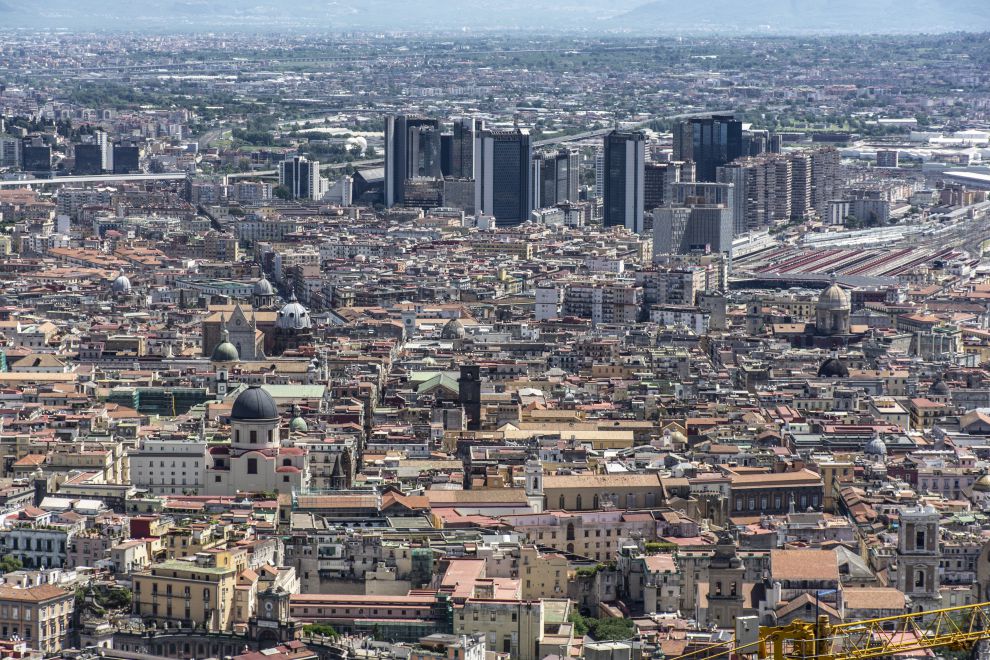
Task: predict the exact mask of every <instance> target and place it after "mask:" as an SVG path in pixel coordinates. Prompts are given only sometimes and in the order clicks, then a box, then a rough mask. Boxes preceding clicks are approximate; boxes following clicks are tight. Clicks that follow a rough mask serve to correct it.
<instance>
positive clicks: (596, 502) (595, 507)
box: [591, 493, 601, 510]
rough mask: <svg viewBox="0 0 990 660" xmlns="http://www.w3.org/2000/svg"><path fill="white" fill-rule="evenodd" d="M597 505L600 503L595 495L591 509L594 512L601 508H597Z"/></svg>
mask: <svg viewBox="0 0 990 660" xmlns="http://www.w3.org/2000/svg"><path fill="white" fill-rule="evenodd" d="M599 504H600V502H599V501H598V494H597V493H596V494H595V498H594V500H592V504H591V508H592V509H595V510H597V509H600V508H601V507H600V506H599Z"/></svg>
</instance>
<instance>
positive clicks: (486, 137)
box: [474, 128, 533, 226]
mask: <svg viewBox="0 0 990 660" xmlns="http://www.w3.org/2000/svg"><path fill="white" fill-rule="evenodd" d="M532 160H533V157H532V148H531V146H530V139H529V131H528V130H526V129H519V128H515V129H511V130H490V129H482V130H480V131H478V132H477V134H476V135H475V139H474V198H475V204H474V207H475V211H476V212H478V213H487V214H489V215H492V216H494V217H495V222H496V224H497V225H499V226H513V225H518V224H522V223H523V222H526V221H527V220H529V212H530V211H531V210H533V209H532V201H533V200H532V196H531V193H530V188H531V185H532V184H531V182H530V172H531V165H530V163H531V162H532Z"/></svg>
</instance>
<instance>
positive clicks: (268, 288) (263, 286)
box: [254, 273, 275, 296]
mask: <svg viewBox="0 0 990 660" xmlns="http://www.w3.org/2000/svg"><path fill="white" fill-rule="evenodd" d="M254 295H256V296H273V295H275V289H273V288H272V283H271V282H269V281H268V278H267V277H265V274H264V273H262V274H261V279H260V280H258V281H257V282H255V283H254Z"/></svg>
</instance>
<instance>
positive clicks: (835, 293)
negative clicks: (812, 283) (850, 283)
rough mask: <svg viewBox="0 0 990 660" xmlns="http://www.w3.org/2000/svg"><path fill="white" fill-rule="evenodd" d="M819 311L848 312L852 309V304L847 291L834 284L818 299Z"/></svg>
mask: <svg viewBox="0 0 990 660" xmlns="http://www.w3.org/2000/svg"><path fill="white" fill-rule="evenodd" d="M818 309H821V310H837V311H839V310H847V309H852V303H850V302H849V294H848V293H846V290H845V289H843V288H842V287H841V286H839V285H838V284H836V283H835V282H832V284H830V285H829V286H828V287H827V288H826V289H825V290H824V291H822V295H821V296H819V297H818Z"/></svg>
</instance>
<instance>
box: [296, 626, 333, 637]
mask: <svg viewBox="0 0 990 660" xmlns="http://www.w3.org/2000/svg"><path fill="white" fill-rule="evenodd" d="M303 632H304V633H306V634H307V635H323V636H324V637H339V636H340V633H338V632H337V631H336V630H334V627H333V626H331V625H330V624H327V623H309V624H306V625H305V626H303Z"/></svg>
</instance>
